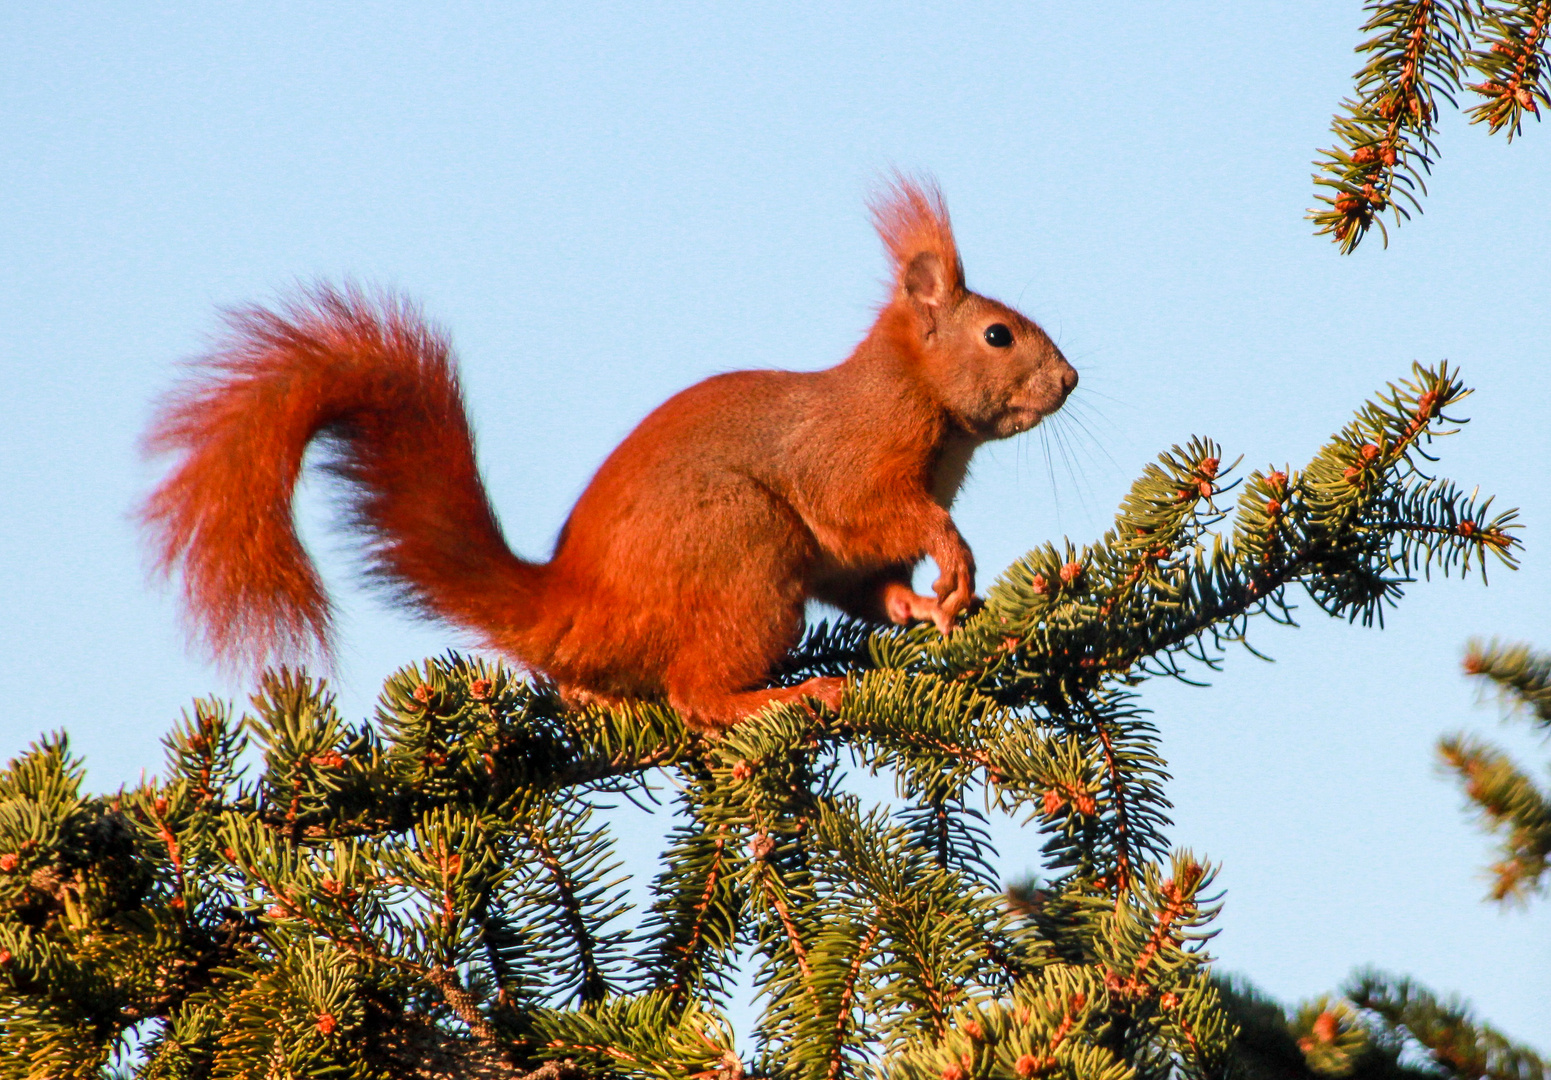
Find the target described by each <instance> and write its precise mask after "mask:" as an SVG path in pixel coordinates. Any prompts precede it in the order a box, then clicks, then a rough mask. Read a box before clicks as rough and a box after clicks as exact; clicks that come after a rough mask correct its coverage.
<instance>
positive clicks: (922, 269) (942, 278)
mask: <svg viewBox="0 0 1551 1080" xmlns="http://www.w3.org/2000/svg"><path fill="white" fill-rule="evenodd" d="M899 285H900V288H902V289H904V290H905V295H906V296H908V297H910V299H912V300H914V301H915V302H916V303H918V304H924V305H926V306H927V307H942V306H943V305H944V304H946V303H947V302H948V297H949V296H950V295H951V294H952V292H953V283H952V282H951V281H950V279H949V277H948V268H947V267H946V266H944V265H943V264H942V257H941V256H939V255H938V254H937V253H936V252H935V251H923V252H921V254H919V255H917V256H916V257H915V258H913V259H911V260H910V262H908V263H906V264H905V266H904V268H903V269H902V270H901V271H900V275H899Z"/></svg>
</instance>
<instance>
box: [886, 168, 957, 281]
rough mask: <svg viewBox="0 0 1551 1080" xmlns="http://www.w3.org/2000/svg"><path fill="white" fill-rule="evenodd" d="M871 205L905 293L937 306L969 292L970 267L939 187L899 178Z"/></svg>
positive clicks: (898, 176) (924, 181) (897, 176)
mask: <svg viewBox="0 0 1551 1080" xmlns="http://www.w3.org/2000/svg"><path fill="white" fill-rule="evenodd" d="M870 205H871V208H872V220H873V224H874V225H876V226H877V228H878V235H879V236H881V237H882V238H883V244H884V246H885V247H887V248H888V251H889V257H890V258H891V259H892V260H893V262H894V278H895V284H896V286H897V288H898V289H899V290H900V291H901V292H903V293H905V294H906V295H908V296H910V297H911V298H912V299H915V300H916V301H918V302H920V303H925V304H931V305H933V306H936V305H939V304H942V303H944V302H945V301H946V300H947V299H948V298H949V297H950V296H951V295H952V294H953V293H955V292H963V291H964V266H963V264H962V263H960V262H959V249H958V246H957V245H956V244H954V242H953V225H952V223H951V222H949V220H948V207H947V204H946V203H944V202H943V198H942V192H941V191H939V190H937V185H936V184H935V183H933V182H932V181H930V180H915V179H912V178H910V177H908V176H903V175H899V174H896V175H895V177H894V180H893V182H892V183H890V184H889V186H888V187H887V188H886V189H885V190H883V191H882V192H880V193H879V194H878V195H876V196H874V197H873V199H872V200H871V203H870ZM923 256H930V258H923Z"/></svg>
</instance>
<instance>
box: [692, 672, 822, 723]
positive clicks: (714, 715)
mask: <svg viewBox="0 0 1551 1080" xmlns="http://www.w3.org/2000/svg"><path fill="white" fill-rule="evenodd" d="M845 689H846V681H845V679H844V678H843V677H841V676H838V675H826V676H819V677H816V678H812V679H808V680H807V681H805V682H801V683H798V684H797V685H796V686H773V687H770V688H769V689H767V690H743V691H738V692H735V693H721V694H717V693H706V692H700V693H696V692H693V691H690V692H688V693H684V692H675V691H674V690H671V689H670V690H669V691H668V704H670V705H672V706H673V707H674V708H675V709H677V710H678V711H679V713H680V715H682V716H683V717H684V723H685V724H687V725H689V727H691V728H693V729H694V730H695V731H699V732H703V733H706V734H711V733H716V732H722V731H726V730H727V729H728V728H730V727H732V726H734V725H735V724H737V723H738V722H739V721H741V720H745V719H747V718H748V717H750V716H752V715H754V714H755V713H757V712H759V711H760V710H761V709H763V708H765V707H766V706H767V705H774V704H778V703H780V704H799V705H802V706H803V707H804V708H807V709H808V710H809V711H810V712H812V705H811V704H810V702H812V701H817V702H818V703H819V704H821V705H823V706H824V707H825V708H827V709H829V710H831V711H832V712H837V713H838V712H839V711H840V702H841V699H843V698H844V697H845Z"/></svg>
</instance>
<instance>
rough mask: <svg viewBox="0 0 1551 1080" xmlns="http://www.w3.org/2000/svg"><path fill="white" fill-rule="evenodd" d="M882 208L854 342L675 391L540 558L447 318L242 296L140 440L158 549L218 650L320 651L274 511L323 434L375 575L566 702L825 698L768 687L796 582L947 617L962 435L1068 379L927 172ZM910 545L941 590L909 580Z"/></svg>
mask: <svg viewBox="0 0 1551 1080" xmlns="http://www.w3.org/2000/svg"><path fill="white" fill-rule="evenodd" d="M873 211H874V218H875V221H876V223H877V225H878V230H879V233H880V234H881V235H882V237H883V239H884V241H885V244H886V245H887V247H888V249H889V252H890V255H891V257H892V258H893V261H894V265H895V289H894V294H893V296H892V297H891V298H890V300H889V302H888V303H887V304H886V305H885V306H884V308H883V310H882V311H881V312H880V313H879V316H878V320H877V322H876V324H875V325H874V326H873V329H872V330H871V332H869V334H868V335H867V337H866V338H865V339H864V340H863V341H862V342H861V344H860V345H858V346H857V348H856V350H855V351H854V352H853V353H852V355H851V356H850V358H849V359H847V360H846V361H845V362H844V363H842V364H840V365H838V366H836V367H833V368H830V369H828V370H826V371H818V372H807V373H799V372H786V371H742V372H734V373H731V374H728V375H720V376H717V377H715V378H711V379H707V380H706V381H704V382H702V383H699V384H698V385H696V386H692V387H690V388H689V389H687V390H685V391H683V392H682V393H680V394H678V395H676V396H674V397H673V398H671V399H670V400H669V401H667V402H666V403H664V404H663V405H662V406H660V407H659V408H658V409H657V410H655V411H654V412H653V413H652V414H651V415H649V416H648V417H647V418H646V419H645V420H643V421H642V422H641V424H640V426H639V427H637V428H636V429H635V431H633V432H632V433H631V434H630V435H629V436H628V437H626V439H625V440H624V442H622V443H621V444H620V445H619V447H618V448H617V449H615V451H614V452H613V453H612V454H611V455H610V456H609V457H608V459H607V460H606V461H605V462H604V463H603V465H602V466H601V467H600V468H599V470H598V472H597V474H596V475H595V476H594V477H593V480H592V482H591V483H590V484H589V485H588V487H587V489H586V490H585V491H584V492H583V493H582V496H581V498H580V499H579V500H578V502H577V504H576V507H575V508H574V509H573V510H572V512H571V516H570V519H569V520H568V521H567V522H566V525H565V528H564V529H563V530H562V532H561V535H560V539H559V541H558V542H557V543H556V546H555V550H554V553H553V556H552V558H551V559H550V561H549V562H547V563H544V564H535V563H532V562H527V561H524V560H522V559H520V558H518V557H517V556H516V555H514V554H513V553H512V552H511V551H510V549H509V548H508V547H507V545H506V542H505V540H504V539H503V538H502V535H501V531H500V527H499V525H498V524H497V522H496V519H495V515H494V513H493V512H492V511H491V509H490V506H489V502H488V500H487V498H486V496H485V491H484V487H483V485H482V484H481V483H480V480H479V474H478V470H477V467H476V464H475V459H474V447H473V438H472V435H471V433H470V430H469V426H468V421H467V419H466V416H465V413H464V409H463V404H462V400H461V394H460V391H459V388H458V380H457V374H456V371H455V368H454V365H453V360H452V357H451V352H450V349H449V347H448V344H447V341H446V338H445V337H444V336H442V335H441V334H440V333H438V332H436V331H434V330H432V329H430V328H428V327H427V326H426V324H425V323H424V322H423V321H422V320H421V318H420V317H419V315H418V313H416V312H415V311H414V310H412V309H411V308H409V307H407V306H406V305H404V304H402V303H400V302H397V301H394V300H392V299H380V300H372V299H369V298H367V297H365V296H363V295H362V294H360V293H359V292H355V291H338V290H334V289H330V288H327V287H323V288H318V289H315V290H312V291H311V292H308V293H306V294H304V295H302V296H301V297H300V298H298V299H296V300H294V301H293V302H291V303H290V304H288V305H286V306H284V307H283V308H282V309H281V310H279V311H268V310H264V309H261V308H253V309H248V310H245V311H242V312H239V313H237V314H235V315H233V316H232V317H231V318H230V320H229V323H230V334H229V335H228V337H227V338H226V339H225V340H224V341H223V342H221V343H220V344H219V345H218V347H217V348H216V349H215V350H214V351H213V352H211V353H210V354H209V355H208V356H207V357H206V358H205V359H204V361H203V364H202V366H201V371H200V374H199V375H198V376H197V377H196V378H195V379H194V380H193V381H192V382H191V383H190V385H188V386H187V387H185V388H184V389H183V390H182V391H181V392H180V393H179V394H178V395H176V396H175V397H173V398H172V399H170V400H169V402H168V403H167V405H166V407H165V408H164V410H163V411H162V413H161V414H160V416H159V417H158V420H157V422H156V424H155V426H154V427H153V429H152V432H151V434H150V436H149V437H148V440H147V442H148V445H149V446H150V448H151V449H153V450H156V451H180V452H182V453H183V458H182V460H181V461H180V462H179V463H178V465H177V466H176V467H175V468H174V470H173V471H172V472H171V474H170V475H169V476H168V477H167V479H166V480H165V481H163V483H162V484H161V486H159V487H158V488H157V489H156V491H155V492H153V494H152V495H151V497H150V498H149V499H148V500H147V502H146V504H145V506H144V508H143V510H142V518H143V520H144V522H145V523H146V525H147V526H148V529H149V531H150V532H151V534H152V537H153V541H154V545H155V553H156V556H157V565H158V566H159V567H160V569H161V570H162V571H164V572H166V573H174V572H181V575H182V578H183V586H184V600H185V607H186V609H187V611H188V613H189V615H190V618H191V621H192V623H193V624H194V626H195V628H196V630H197V633H198V634H199V635H200V636H201V637H202V638H203V640H204V642H205V644H206V645H207V646H208V647H209V648H210V649H211V651H212V652H213V653H214V654H215V655H216V656H217V657H219V658H221V659H223V660H226V661H230V662H236V663H239V664H243V665H248V666H258V665H261V664H264V663H268V662H272V661H275V660H285V659H293V658H296V657H298V656H301V655H303V654H304V653H306V652H307V651H308V650H309V648H311V647H312V646H314V645H316V646H317V647H319V648H320V649H321V650H322V651H323V652H325V653H326V652H327V649H328V642H329V604H328V600H327V597H326V595H325V593H324V590H323V587H322V585H321V583H320V582H319V580H318V577H317V573H316V571H315V570H314V568H313V566H312V564H311V562H310V561H309V559H308V558H307V555H306V553H305V551H303V549H302V547H301V544H300V543H299V541H298V539H297V536H296V533H295V528H294V525H293V523H292V518H291V497H292V493H293V491H294V488H295V484H296V480H297V477H298V475H299V473H300V470H301V467H302V461H303V457H304V454H305V452H306V449H307V446H308V445H309V443H310V442H311V441H312V440H313V439H315V438H321V439H326V440H328V441H329V442H330V443H331V444H332V447H333V450H334V457H333V459H332V461H331V463H330V465H329V468H330V469H331V470H332V471H333V472H334V473H336V474H337V475H338V476H339V477H340V478H341V479H342V480H343V481H344V487H345V490H346V492H347V493H348V495H349V498H350V504H349V505H350V511H351V517H350V522H351V524H352V526H353V528H354V529H355V531H356V532H357V533H358V534H359V535H360V536H361V537H362V538H363V539H364V540H365V543H366V548H367V553H368V560H369V566H370V569H371V572H372V574H373V576H374V577H375V578H376V579H378V580H380V581H381V582H383V583H384V584H386V585H387V586H389V587H390V588H391V589H393V590H394V592H395V593H396V595H397V596H398V598H399V599H400V600H402V601H403V602H405V603H406V604H408V605H409V606H411V607H412V608H414V609H415V610H417V611H419V612H421V613H422V614H425V615H429V616H433V617H437V618H440V619H442V620H445V621H446V622H449V623H452V624H454V625H457V626H460V627H463V628H464V629H466V630H468V631H471V632H473V633H474V634H475V635H477V636H478V638H479V639H480V641H481V643H482V644H483V645H485V646H487V647H489V648H491V649H494V650H496V651H499V652H501V653H504V654H506V655H508V656H510V657H513V658H515V659H517V660H519V661H520V662H522V663H524V664H526V665H527V666H528V667H530V668H532V669H533V670H535V671H538V672H541V673H543V674H544V675H546V676H548V677H549V678H551V679H553V680H554V682H555V683H556V684H557V685H558V686H559V687H560V688H561V691H562V693H564V694H565V695H566V696H567V697H568V699H570V700H573V701H588V700H594V701H599V700H601V701H610V700H616V699H619V698H623V697H630V696H638V695H661V696H664V697H666V699H667V700H668V702H669V703H670V704H672V705H673V706H675V707H676V708H678V709H679V710H680V711H681V712H682V713H683V714H684V716H685V718H686V720H687V721H688V722H689V723H691V724H692V725H694V726H696V727H698V728H700V729H702V730H719V729H723V728H726V727H728V726H730V725H731V724H734V723H736V722H737V721H738V720H739V719H741V718H742V717H744V716H747V715H748V714H750V713H752V712H755V711H757V710H758V709H760V708H762V707H764V706H765V705H767V704H769V703H771V702H775V701H800V700H803V699H805V698H817V699H819V700H820V701H823V702H824V703H826V704H827V705H829V706H831V707H838V706H839V703H840V695H841V693H842V691H843V688H844V681H843V680H841V679H835V678H820V679H810V680H808V681H807V682H806V683H803V684H801V685H800V686H796V687H782V688H769V687H763V688H762V687H761V683H762V682H764V680H765V679H766V678H767V676H768V675H769V672H770V671H771V669H772V667H773V666H774V665H775V663H776V662H777V661H778V660H779V658H780V657H781V655H782V654H783V653H784V652H786V651H787V650H788V649H789V648H791V646H792V645H793V644H795V643H796V641H797V639H798V637H799V636H800V634H801V632H802V621H803V606H804V603H805V602H806V601H807V599H809V598H810V597H816V598H819V599H823V600H827V601H829V602H832V603H834V604H836V605H838V606H839V607H841V608H842V609H844V610H846V611H848V612H850V613H852V614H855V615H858V616H860V617H864V618H873V619H892V620H894V621H896V622H905V621H908V620H910V619H929V620H931V621H933V622H935V623H936V624H937V625H938V626H939V627H941V628H942V630H943V632H945V633H946V632H947V631H948V630H949V629H950V628H951V626H952V624H953V622H954V619H955V618H956V616H957V615H958V613H959V612H960V611H962V610H963V608H964V606H965V605H966V604H968V603H969V601H970V600H971V599H972V597H973V589H974V560H973V557H972V556H971V555H970V552H969V548H968V546H967V545H966V544H965V543H964V541H963V539H962V537H960V536H959V533H958V530H957V528H956V527H955V526H954V524H953V520H952V518H951V517H950V516H949V514H948V510H947V508H948V506H949V504H951V502H952V499H953V496H954V493H955V491H956V490H957V487H958V484H959V482H960V480H962V478H963V472H964V467H965V463H966V462H967V459H968V456H969V454H970V453H971V452H972V451H973V449H974V447H975V446H977V445H979V443H981V442H984V441H986V440H987V439H994V438H1004V437H1006V436H1008V435H1012V434H1016V433H1017V432H1019V431H1024V430H1027V429H1028V428H1029V427H1032V426H1033V425H1034V424H1036V423H1038V422H1039V420H1040V419H1042V418H1043V417H1044V416H1045V415H1048V414H1049V413H1050V412H1053V411H1054V410H1055V409H1057V408H1059V407H1060V405H1061V403H1062V402H1063V401H1064V400H1065V398H1066V395H1067V394H1068V393H1069V392H1070V390H1071V388H1072V386H1073V385H1075V383H1076V373H1075V372H1073V371H1072V369H1071V367H1070V365H1068V364H1067V363H1066V360H1065V358H1064V357H1062V356H1061V354H1060V351H1059V350H1058V349H1056V347H1055V346H1054V345H1053V344H1052V343H1051V342H1050V340H1049V338H1047V337H1046V336H1045V334H1044V333H1043V332H1042V331H1041V330H1040V329H1039V327H1038V326H1036V325H1035V324H1034V323H1033V322H1031V321H1030V320H1028V319H1027V318H1025V317H1024V316H1022V315H1020V314H1019V313H1018V312H1016V311H1013V310H1012V309H1010V308H1007V307H1005V306H1004V305H1002V304H999V303H997V302H996V301H993V300H989V299H987V298H985V297H982V296H979V295H977V294H975V293H972V292H969V291H968V290H967V289H966V288H965V286H964V277H963V268H962V266H961V264H960V262H959V256H958V251H957V248H956V246H955V245H954V240H953V233H952V228H951V225H950V223H949V220H948V216H947V210H946V208H945V207H944V206H943V203H942V198H941V196H940V195H939V194H938V193H937V192H936V190H935V189H934V188H930V187H923V186H921V185H918V184H915V183H911V182H909V181H905V180H900V181H897V182H896V184H895V185H894V186H893V188H892V189H891V190H890V192H889V193H888V194H887V195H886V196H885V197H884V198H882V199H880V200H879V201H878V202H876V203H875V204H874V208H873ZM996 324H1001V328H1002V329H1003V330H1005V331H1007V337H1008V341H1007V343H1005V344H997V345H993V344H992V343H991V337H988V335H991V334H992V333H993V331H995V329H996ZM993 336H994V335H993ZM1000 340H1001V339H1000V338H998V341H1000ZM927 555H930V556H931V557H932V559H933V560H934V561H935V562H936V563H937V566H938V569H939V571H940V573H941V576H940V577H939V578H938V580H937V583H936V585H935V586H934V592H935V595H934V596H920V595H918V594H916V593H915V592H914V591H913V590H912V589H911V588H910V575H911V571H912V569H913V568H914V566H915V565H916V564H917V563H918V562H920V560H921V559H922V558H923V557H925V556H927Z"/></svg>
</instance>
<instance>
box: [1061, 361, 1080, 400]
mask: <svg viewBox="0 0 1551 1080" xmlns="http://www.w3.org/2000/svg"><path fill="white" fill-rule="evenodd" d="M1065 368H1066V370H1065V371H1063V372H1061V396H1062V397H1066V396H1067V395H1068V394H1070V393H1071V392H1072V391H1073V390H1076V389H1077V369H1076V368H1074V367H1073V366H1072V365H1071V364H1066V365H1065Z"/></svg>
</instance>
